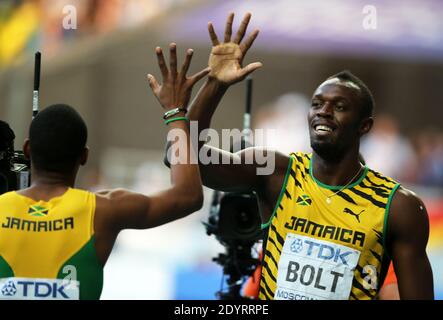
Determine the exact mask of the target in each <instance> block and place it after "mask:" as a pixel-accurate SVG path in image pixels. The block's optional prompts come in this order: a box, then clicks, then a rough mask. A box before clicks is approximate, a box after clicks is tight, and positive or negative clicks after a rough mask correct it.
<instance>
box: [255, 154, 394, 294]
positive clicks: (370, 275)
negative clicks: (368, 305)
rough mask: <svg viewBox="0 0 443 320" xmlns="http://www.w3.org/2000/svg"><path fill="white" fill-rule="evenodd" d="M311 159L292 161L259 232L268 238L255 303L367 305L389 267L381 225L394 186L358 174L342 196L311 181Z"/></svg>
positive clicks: (300, 156) (338, 190)
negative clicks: (351, 302) (265, 230)
mask: <svg viewBox="0 0 443 320" xmlns="http://www.w3.org/2000/svg"><path fill="white" fill-rule="evenodd" d="M311 156H312V155H308V154H304V153H296V154H291V156H290V164H289V167H288V169H287V173H286V176H285V180H284V184H283V187H282V191H281V194H280V197H279V199H278V201H277V204H276V207H275V209H274V212H273V214H272V217H271V218H270V220H269V222H268V223H267V224H264V225H263V226H262V227H263V228H268V237H267V241H266V249H265V256H264V259H263V267H262V277H261V282H260V294H259V298H260V299H279V300H317V299H318V300H324V299H328V300H347V299H351V300H363V299H374V298H376V295H377V293H378V290H379V288H380V287H381V285H382V282H383V279H384V277H385V274H386V270H385V269H386V268H387V266H388V263H389V258H388V256H387V253H386V251H385V246H384V240H385V239H384V237H385V234H386V230H385V229H386V225H387V224H386V220H387V217H388V213H389V206H390V202H391V199H392V197H393V195H394V192H395V191H396V189H397V188H398V187H399V184H398V183H396V182H395V181H394V180H392V179H390V178H387V177H384V176H382V175H380V174H379V173H377V172H375V171H373V170H370V169H369V168H367V167H365V170H364V172H363V174H362V175H361V177H360V179H358V181H356V182H355V183H352V184H350V185H349V186H347V187H346V188H343V186H335V187H332V186H328V185H325V184H322V183H321V182H320V181H317V180H316V179H315V177H314V176H313V174H312V167H311ZM341 189H343V190H341ZM328 197H330V200H331V201H327V198H328Z"/></svg>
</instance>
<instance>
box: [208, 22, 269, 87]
mask: <svg viewBox="0 0 443 320" xmlns="http://www.w3.org/2000/svg"><path fill="white" fill-rule="evenodd" d="M250 19H251V14H249V13H248V14H246V16H245V17H244V18H243V21H242V23H241V25H240V28H239V29H238V32H237V35H236V37H235V39H234V40H233V41H231V35H232V22H233V20H234V14H233V13H231V14H230V15H229V17H228V20H227V22H226V28H225V39H224V42H223V43H220V42H219V40H218V38H217V35H216V34H215V31H214V27H213V25H212V23H209V24H208V30H209V36H210V37H211V40H212V44H213V47H212V51H211V56H210V57H209V67H210V68H211V72H210V73H209V77H210V78H214V79H217V80H218V81H220V82H221V83H223V84H225V85H231V84H234V83H236V82H239V81H241V80H243V79H244V78H245V77H246V76H247V75H249V74H250V73H252V72H253V71H255V70H256V69H258V68H260V67H261V66H262V64H261V63H260V62H255V63H251V64H249V65H247V66H246V67H244V68H242V63H243V59H244V57H245V55H246V53H247V52H248V50H249V48H250V47H251V46H252V44H253V43H254V40H255V39H256V38H257V35H258V30H255V31H254V32H252V33H251V34H250V35H249V37H248V38H247V39H246V40H245V41H243V42H242V40H243V37H244V35H245V33H246V29H247V28H248V24H249V20H250Z"/></svg>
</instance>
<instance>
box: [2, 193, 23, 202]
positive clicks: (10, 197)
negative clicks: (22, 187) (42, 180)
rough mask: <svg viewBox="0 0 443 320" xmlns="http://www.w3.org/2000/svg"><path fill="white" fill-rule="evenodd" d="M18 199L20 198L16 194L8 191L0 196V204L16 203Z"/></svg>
mask: <svg viewBox="0 0 443 320" xmlns="http://www.w3.org/2000/svg"><path fill="white" fill-rule="evenodd" d="M19 198H20V196H19V195H18V194H17V192H15V191H10V192H6V193H4V194H2V195H0V202H1V203H5V202H11V201H16V200H17V199H19Z"/></svg>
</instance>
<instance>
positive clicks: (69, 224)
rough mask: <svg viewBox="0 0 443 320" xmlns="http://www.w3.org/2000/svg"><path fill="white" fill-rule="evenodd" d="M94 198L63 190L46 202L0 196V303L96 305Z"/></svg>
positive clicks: (99, 275)
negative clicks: (87, 302)
mask: <svg viewBox="0 0 443 320" xmlns="http://www.w3.org/2000/svg"><path fill="white" fill-rule="evenodd" d="M94 214H95V195H94V194H93V193H90V192H87V191H82V190H78V189H72V188H70V189H68V191H66V193H65V194H64V195H62V196H60V197H56V198H53V199H51V200H50V201H48V202H45V201H38V202H36V201H34V200H32V199H30V198H27V197H24V196H22V195H19V194H18V193H16V192H9V193H6V194H4V195H2V196H0V300H1V299H32V300H34V299H35V300H40V299H57V300H76V299H99V298H100V294H101V291H102V286H103V268H102V266H101V265H100V263H99V261H98V259H97V255H96V251H95V245H94Z"/></svg>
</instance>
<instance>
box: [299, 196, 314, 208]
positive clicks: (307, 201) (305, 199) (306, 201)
mask: <svg viewBox="0 0 443 320" xmlns="http://www.w3.org/2000/svg"><path fill="white" fill-rule="evenodd" d="M297 204H298V205H300V206H310V205H311V204H312V200H311V198H309V196H308V195H306V194H304V195H302V196H300V197H298V198H297Z"/></svg>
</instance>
